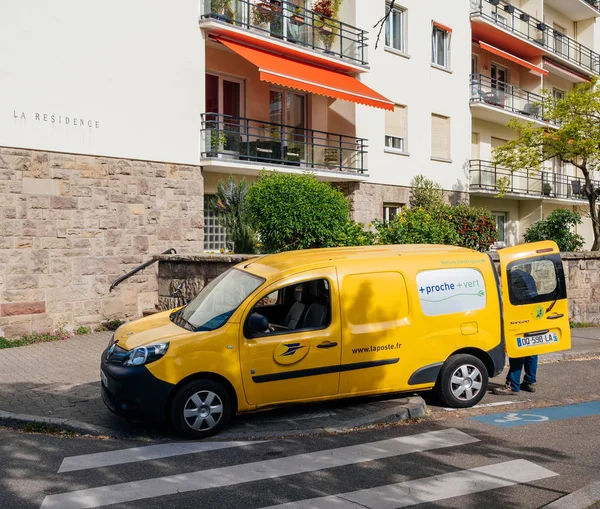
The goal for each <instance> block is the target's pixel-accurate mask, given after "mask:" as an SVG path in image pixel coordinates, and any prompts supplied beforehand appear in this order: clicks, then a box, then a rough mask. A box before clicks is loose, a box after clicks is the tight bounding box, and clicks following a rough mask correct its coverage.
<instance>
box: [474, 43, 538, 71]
mask: <svg viewBox="0 0 600 509" xmlns="http://www.w3.org/2000/svg"><path fill="white" fill-rule="evenodd" d="M479 46H480V47H481V49H484V50H485V51H489V52H490V53H493V54H494V55H498V56H499V57H502V58H506V60H510V61H511V62H514V63H515V64H519V65H520V66H523V67H526V68H527V69H529V70H530V71H533V72H535V73H537V74H541V75H542V76H548V75H549V74H550V73H549V72H548V71H547V70H546V69H542V68H541V67H538V66H537V65H534V64H532V63H531V62H528V61H527V60H523V59H522V58H519V57H516V56H514V55H511V54H510V53H507V52H506V51H502V50H501V49H498V48H496V47H495V46H490V45H489V44H486V43H485V42H481V41H479Z"/></svg>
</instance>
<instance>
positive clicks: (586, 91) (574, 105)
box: [494, 78, 600, 251]
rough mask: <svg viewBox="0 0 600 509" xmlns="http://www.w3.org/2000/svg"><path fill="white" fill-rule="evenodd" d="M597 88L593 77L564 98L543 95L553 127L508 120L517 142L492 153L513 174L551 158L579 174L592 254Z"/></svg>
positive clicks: (599, 188)
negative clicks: (577, 171)
mask: <svg viewBox="0 0 600 509" xmlns="http://www.w3.org/2000/svg"><path fill="white" fill-rule="evenodd" d="M597 85H598V79H597V78H594V79H593V80H592V81H591V82H589V83H585V84H582V85H580V86H578V87H576V88H574V89H573V90H572V91H570V92H569V93H567V94H566V96H565V97H564V98H563V99H554V98H553V97H552V96H551V95H550V94H549V93H545V94H544V95H545V97H544V116H545V117H546V118H547V120H548V121H549V122H550V123H551V124H553V126H554V127H551V126H549V127H535V126H534V124H533V123H531V122H527V123H525V122H522V121H519V120H516V119H515V120H511V122H510V123H509V127H511V128H513V129H514V130H515V131H516V132H517V134H518V137H517V139H515V140H512V141H509V142H508V143H506V144H505V145H503V146H501V147H498V148H496V149H495V150H494V164H497V165H498V166H501V167H504V168H507V169H509V170H510V171H512V172H516V171H526V170H527V169H531V170H533V171H534V172H535V171H540V170H541V168H542V167H543V166H544V163H545V162H546V161H550V160H552V159H553V158H557V159H558V160H560V161H562V162H564V163H568V164H572V165H573V166H574V167H575V168H578V169H579V170H580V171H581V174H582V175H583V178H584V181H585V185H584V188H583V193H584V195H585V197H586V198H587V200H588V205H589V215H590V218H591V220H592V228H593V231H594V243H593V245H592V250H593V251H598V250H600V219H599V216H598V214H599V211H598V197H599V196H600V183H599V182H598V181H595V180H594V177H595V172H597V171H598V170H599V169H600V89H599V88H598V86H597ZM501 187H502V186H501ZM502 191H504V190H503V189H501V192H502Z"/></svg>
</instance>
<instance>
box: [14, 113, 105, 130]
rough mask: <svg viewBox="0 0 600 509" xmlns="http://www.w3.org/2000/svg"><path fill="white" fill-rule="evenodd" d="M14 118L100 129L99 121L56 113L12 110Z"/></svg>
mask: <svg viewBox="0 0 600 509" xmlns="http://www.w3.org/2000/svg"><path fill="white" fill-rule="evenodd" d="M13 118H14V119H15V120H33V121H35V122H41V123H47V124H61V125H69V126H71V125H72V126H75V127H89V128H91V129H100V121H99V120H93V119H89V118H81V117H72V116H67V115H56V114H54V113H43V112H41V113H38V112H33V113H26V112H25V111H19V110H13Z"/></svg>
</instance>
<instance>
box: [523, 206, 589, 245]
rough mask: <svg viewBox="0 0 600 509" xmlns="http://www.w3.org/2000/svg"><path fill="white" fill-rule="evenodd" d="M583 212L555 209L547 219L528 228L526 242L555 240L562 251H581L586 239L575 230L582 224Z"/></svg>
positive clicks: (525, 236)
mask: <svg viewBox="0 0 600 509" xmlns="http://www.w3.org/2000/svg"><path fill="white" fill-rule="evenodd" d="M581 223H582V220H581V214H579V212H572V211H570V210H565V209H555V210H553V211H552V212H551V213H550V214H549V215H548V217H547V218H546V219H542V220H541V221H538V222H537V223H535V224H533V225H531V226H530V227H529V228H527V231H526V232H525V235H524V236H523V237H524V238H525V242H537V241H540V240H553V241H554V242H556V244H557V245H558V248H559V249H560V251H562V252H568V251H579V250H580V249H581V248H582V247H583V244H584V239H583V237H582V236H581V235H578V234H577V233H575V232H574V231H573V228H574V227H575V226H577V225H578V224H581Z"/></svg>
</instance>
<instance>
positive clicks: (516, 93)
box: [470, 74, 545, 120]
mask: <svg viewBox="0 0 600 509" xmlns="http://www.w3.org/2000/svg"><path fill="white" fill-rule="evenodd" d="M470 101H471V102H472V103H483V104H489V105H491V106H494V107H496V108H501V109H503V110H507V111H510V112H511V113H518V114H520V115H526V116H528V117H532V118H536V119H538V120H544V113H545V111H544V106H545V105H544V98H543V96H541V95H539V94H535V93H533V92H528V91H527V90H523V89H522V88H519V87H514V86H512V85H509V84H508V83H504V82H503V81H499V80H497V79H493V78H490V77H489V76H485V75H483V74H471V89H470Z"/></svg>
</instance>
